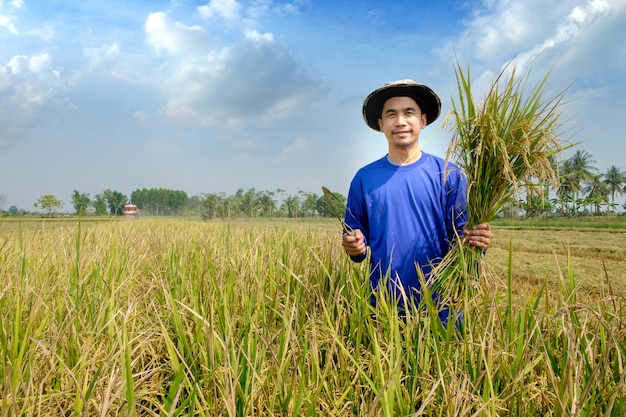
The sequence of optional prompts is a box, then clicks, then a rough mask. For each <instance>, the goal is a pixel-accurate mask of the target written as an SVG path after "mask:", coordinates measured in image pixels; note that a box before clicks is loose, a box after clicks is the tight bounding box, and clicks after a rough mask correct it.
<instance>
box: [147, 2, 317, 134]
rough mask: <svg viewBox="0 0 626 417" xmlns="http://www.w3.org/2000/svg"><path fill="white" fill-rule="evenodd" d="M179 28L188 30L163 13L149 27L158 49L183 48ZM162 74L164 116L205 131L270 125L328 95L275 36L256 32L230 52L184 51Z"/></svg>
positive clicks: (165, 65) (163, 64)
mask: <svg viewBox="0 0 626 417" xmlns="http://www.w3.org/2000/svg"><path fill="white" fill-rule="evenodd" d="M180 28H189V27H188V26H185V25H183V24H182V23H179V24H178V25H173V24H171V22H170V20H169V18H168V16H167V15H166V14H165V13H153V14H151V15H150V16H149V18H148V21H147V22H146V24H145V30H146V36H147V38H148V42H149V43H151V44H153V46H154V47H155V49H157V50H159V49H167V50H168V51H169V50H173V49H174V48H173V46H169V45H178V46H180V45H181V43H183V42H181V41H180V36H179V35H180ZM186 30H187V29H185V31H186ZM193 31H194V32H195V31H196V29H193ZM157 34H158V36H157ZM158 71H159V77H157V78H160V79H161V81H159V85H158V86H156V87H157V88H159V89H160V91H161V92H162V94H163V96H164V97H165V100H166V106H165V109H164V113H165V114H166V115H167V116H169V117H172V118H175V119H179V120H185V121H186V122H193V123H196V124H199V125H202V126H205V127H218V126H219V127H221V128H229V129H238V128H242V127H246V126H253V125H266V124H269V123H272V122H273V121H275V120H278V119H282V118H284V117H287V116H288V115H289V114H291V113H292V112H293V111H294V110H301V109H302V108H303V107H306V106H308V105H309V104H310V103H311V102H314V101H315V100H316V99H317V98H318V97H320V96H321V95H323V94H325V93H326V92H327V86H326V85H325V82H324V81H323V80H316V79H313V78H312V77H311V76H309V75H308V74H307V73H306V71H305V70H303V69H302V68H301V67H300V66H299V65H298V63H297V62H296V61H295V59H294V58H293V57H292V55H291V54H290V53H289V51H288V50H287V48H286V47H285V46H284V45H283V44H282V43H279V42H276V40H275V39H274V35H273V34H271V33H261V32H259V31H256V30H245V31H244V32H243V38H242V39H241V40H239V41H238V42H235V43H233V44H230V45H229V46H227V47H226V46H225V47H219V48H218V47H214V48H213V49H209V48H208V46H206V45H205V48H204V49H194V48H184V47H183V48H181V49H180V53H179V54H177V56H176V59H170V58H169V57H163V60H162V62H161V65H160V66H159V69H158ZM162 80H165V81H162Z"/></svg>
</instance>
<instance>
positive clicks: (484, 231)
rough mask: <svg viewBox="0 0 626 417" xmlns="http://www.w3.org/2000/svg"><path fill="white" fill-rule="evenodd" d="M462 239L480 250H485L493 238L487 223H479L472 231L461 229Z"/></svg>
mask: <svg viewBox="0 0 626 417" xmlns="http://www.w3.org/2000/svg"><path fill="white" fill-rule="evenodd" d="M463 238H464V239H465V241H466V242H467V243H469V244H470V245H472V246H475V247H477V248H480V249H482V250H487V248H488V247H489V244H490V243H491V238H493V233H492V232H491V225H490V224H489V223H481V224H477V225H476V226H474V228H473V229H471V230H470V229H468V228H467V227H465V228H464V229H463Z"/></svg>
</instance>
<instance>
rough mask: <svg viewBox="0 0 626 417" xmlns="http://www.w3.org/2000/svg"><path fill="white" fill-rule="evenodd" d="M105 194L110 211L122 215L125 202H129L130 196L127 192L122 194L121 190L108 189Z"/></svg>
mask: <svg viewBox="0 0 626 417" xmlns="http://www.w3.org/2000/svg"><path fill="white" fill-rule="evenodd" d="M103 195H104V198H105V199H106V201H107V205H108V206H109V212H110V213H111V214H115V215H121V214H122V208H124V204H126V203H127V202H128V197H127V196H126V194H122V193H121V192H119V191H114V190H109V189H107V190H104V192H103Z"/></svg>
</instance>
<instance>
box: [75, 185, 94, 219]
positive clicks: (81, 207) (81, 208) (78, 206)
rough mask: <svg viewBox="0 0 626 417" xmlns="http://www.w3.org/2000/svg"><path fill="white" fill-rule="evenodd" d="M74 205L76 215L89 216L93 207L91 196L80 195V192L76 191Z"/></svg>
mask: <svg viewBox="0 0 626 417" xmlns="http://www.w3.org/2000/svg"><path fill="white" fill-rule="evenodd" d="M72 205H73V206H74V210H76V214H78V215H79V216H84V215H85V214H87V210H88V209H89V207H90V206H91V199H90V198H89V194H86V193H80V192H79V191H78V190H74V193H73V194H72Z"/></svg>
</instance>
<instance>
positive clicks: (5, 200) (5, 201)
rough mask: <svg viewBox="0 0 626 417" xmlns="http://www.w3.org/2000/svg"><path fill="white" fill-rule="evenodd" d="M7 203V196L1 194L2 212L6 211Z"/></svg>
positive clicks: (0, 205)
mask: <svg viewBox="0 0 626 417" xmlns="http://www.w3.org/2000/svg"><path fill="white" fill-rule="evenodd" d="M6 203H7V196H6V195H4V194H0V213H2V212H4V205H5V204H6Z"/></svg>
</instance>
